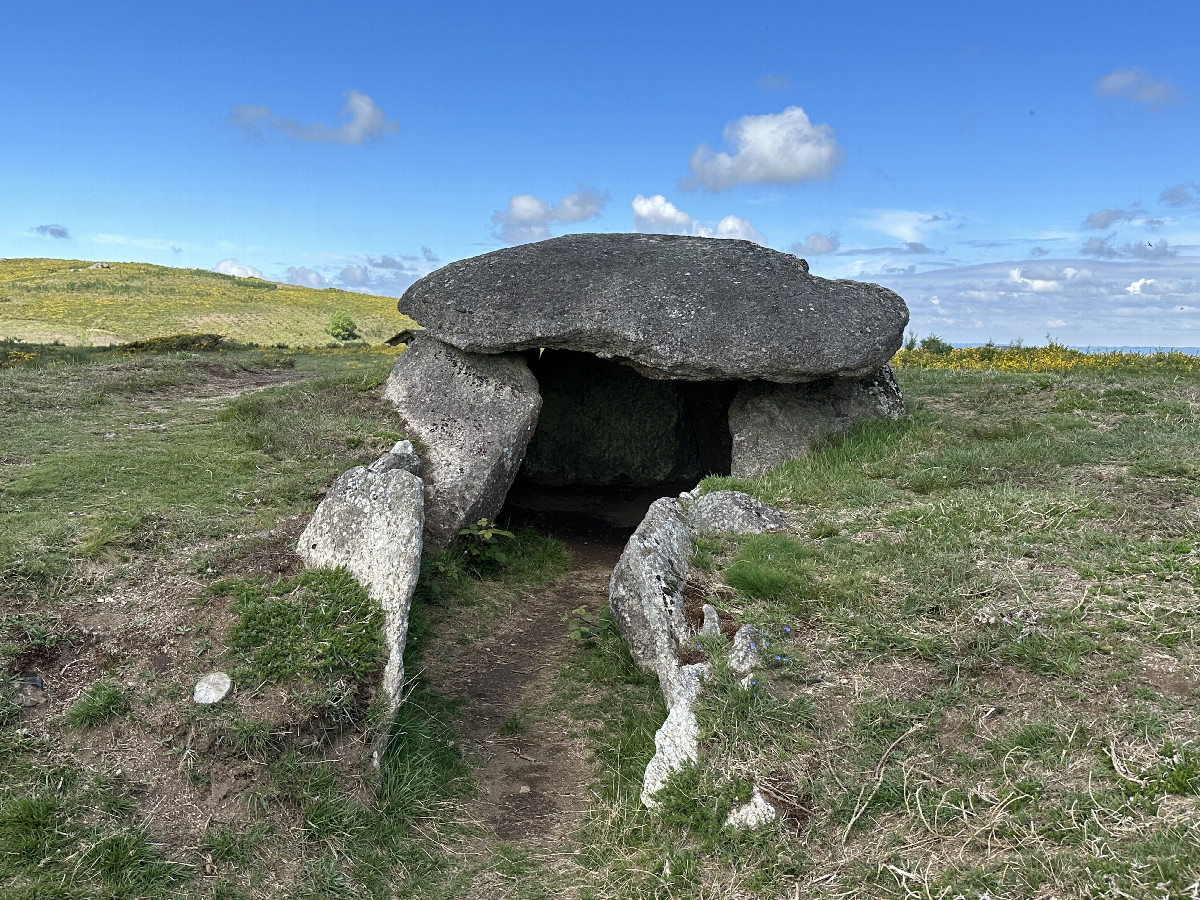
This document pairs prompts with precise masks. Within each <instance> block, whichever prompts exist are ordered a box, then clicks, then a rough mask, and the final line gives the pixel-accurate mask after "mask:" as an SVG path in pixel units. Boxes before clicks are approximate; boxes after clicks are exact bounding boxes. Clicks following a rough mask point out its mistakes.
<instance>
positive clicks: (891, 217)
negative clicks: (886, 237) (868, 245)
mask: <svg viewBox="0 0 1200 900" xmlns="http://www.w3.org/2000/svg"><path fill="white" fill-rule="evenodd" d="M953 221H955V217H954V216H952V215H950V214H949V213H945V212H918V211H916V210H911V209H880V210H876V211H875V212H873V213H871V214H870V216H868V218H866V219H865V220H863V222H862V224H863V225H864V226H865V227H867V228H870V229H872V230H874V231H879V232H882V233H883V234H890V235H891V236H892V237H894V238H899V239H900V240H902V241H904V242H905V243H906V244H919V243H920V242H921V241H922V240H923V239H924V238H925V235H926V234H928V233H929V232H930V231H935V230H937V229H939V228H945V227H946V226H947V225H949V224H950V223H951V222H953Z"/></svg>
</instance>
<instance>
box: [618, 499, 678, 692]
mask: <svg viewBox="0 0 1200 900" xmlns="http://www.w3.org/2000/svg"><path fill="white" fill-rule="evenodd" d="M691 560H692V536H691V533H690V532H689V531H688V527H687V524H686V523H685V521H684V514H683V505H682V504H681V503H680V502H679V501H678V500H675V499H672V498H668V497H664V498H662V499H660V500H655V501H654V503H652V504H651V505H650V509H649V510H648V511H647V512H646V517H645V518H644V519H642V523H641V524H640V525H639V526H638V527H637V531H635V532H634V533H633V536H632V537H631V538H630V539H629V542H628V543H627V544H626V545H625V550H624V551H623V552H622V553H621V559H620V560H619V561H618V562H617V566H616V568H615V569H613V573H612V577H611V578H610V579H609V587H608V598H609V606H610V607H611V608H612V614H613V621H614V622H615V623H616V625H617V630H618V631H619V632H620V634H621V637H622V638H624V640H625V643H626V644H628V645H629V651H630V653H631V654H632V656H633V659H634V661H635V662H636V663H637V664H638V665H639V666H640V667H641V668H642V669H644V670H645V671H647V672H654V673H655V674H657V675H658V676H659V681H660V683H663V688H664V690H666V687H667V686H666V684H665V678H666V675H665V674H664V673H667V674H669V673H673V672H674V670H675V668H676V666H677V664H678V653H677V650H676V648H677V647H678V644H679V641H680V639H681V638H683V637H684V636H686V634H687V622H686V621H685V619H684V616H683V586H684V583H685V582H686V580H687V573H688V567H689V566H690V565H691Z"/></svg>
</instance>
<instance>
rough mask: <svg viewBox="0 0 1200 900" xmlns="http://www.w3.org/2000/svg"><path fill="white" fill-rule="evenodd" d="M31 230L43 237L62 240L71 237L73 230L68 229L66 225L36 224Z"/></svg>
mask: <svg viewBox="0 0 1200 900" xmlns="http://www.w3.org/2000/svg"><path fill="white" fill-rule="evenodd" d="M29 230H30V231H32V232H34V233H35V234H40V235H41V236H42V237H51V238H57V239H59V240H60V241H66V240H70V239H71V232H70V231H68V230H67V226H66V225H35V226H33V227H32V228H30V229H29Z"/></svg>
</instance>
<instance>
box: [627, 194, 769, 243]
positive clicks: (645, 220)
mask: <svg viewBox="0 0 1200 900" xmlns="http://www.w3.org/2000/svg"><path fill="white" fill-rule="evenodd" d="M629 205H630V207H632V209H633V230H634V231H641V232H645V233H648V234H690V235H695V236H696V237H715V238H730V239H737V240H743V241H753V242H754V243H756V244H765V243H766V241H765V239H764V238H763V236H762V235H761V234H759V232H758V230H757V229H756V228H755V227H754V226H753V225H752V224H751V223H750V220H749V219H743V218H742V217H741V216H733V215H730V216H725V217H724V218H723V219H721V220H720V221H719V222H717V224H716V225H710V224H708V223H706V222H700V221H698V220H696V219H694V218H692V216H691V215H690V214H689V213H686V212H684V211H683V210H682V209H679V208H678V207H677V206H676V205H675V204H674V203H672V202H671V201H670V200H668V199H667V198H666V197H664V196H663V195H662V194H655V195H654V196H653V197H644V196H642V195H641V194H638V195H637V196H636V197H634V198H633V200H632V201H630V204H629Z"/></svg>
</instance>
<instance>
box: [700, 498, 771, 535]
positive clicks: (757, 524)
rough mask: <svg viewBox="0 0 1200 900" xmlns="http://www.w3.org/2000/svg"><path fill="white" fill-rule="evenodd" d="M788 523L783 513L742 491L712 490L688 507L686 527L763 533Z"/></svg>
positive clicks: (705, 530) (716, 530)
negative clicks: (687, 525)
mask: <svg viewBox="0 0 1200 900" xmlns="http://www.w3.org/2000/svg"><path fill="white" fill-rule="evenodd" d="M787 522H788V519H787V516H786V515H784V514H783V513H782V512H780V511H779V510H777V509H775V508H774V507H772V506H767V505H766V504H765V503H763V502H762V501H760V500H755V499H754V498H753V497H751V496H750V495H749V494H743V493H742V492H741V491H713V492H712V493H711V494H705V495H704V496H703V497H700V498H698V499H696V500H693V501H692V502H691V504H690V505H689V506H688V524H689V525H691V526H692V530H693V531H695V532H697V533H703V532H710V533H715V534H728V533H734V534H762V533H763V532H764V531H779V530H780V529H782V528H786V527H787Z"/></svg>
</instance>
